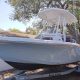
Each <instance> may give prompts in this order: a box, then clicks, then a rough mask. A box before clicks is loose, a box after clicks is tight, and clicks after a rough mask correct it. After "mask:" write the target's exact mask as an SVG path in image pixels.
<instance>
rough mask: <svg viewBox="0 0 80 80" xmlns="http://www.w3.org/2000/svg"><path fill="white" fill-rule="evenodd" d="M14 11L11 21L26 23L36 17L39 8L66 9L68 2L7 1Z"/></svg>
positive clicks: (58, 0)
mask: <svg viewBox="0 0 80 80" xmlns="http://www.w3.org/2000/svg"><path fill="white" fill-rule="evenodd" d="M8 2H9V3H10V4H11V6H13V7H14V9H15V11H14V14H13V16H12V18H13V20H15V19H17V20H19V21H26V19H29V18H30V17H32V16H33V15H36V14H37V13H38V12H39V10H40V9H41V8H44V7H47V8H48V7H59V8H65V9H66V8H68V4H67V3H68V2H69V0H65V2H64V3H62V0H8Z"/></svg>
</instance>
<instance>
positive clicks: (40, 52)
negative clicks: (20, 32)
mask: <svg viewBox="0 0 80 80" xmlns="http://www.w3.org/2000/svg"><path fill="white" fill-rule="evenodd" d="M0 57H1V58H2V59H3V60H5V61H7V62H16V63H23V64H42V65H61V64H69V63H75V62H78V61H80V46H79V45H78V44H76V43H69V42H54V41H49V40H48V41H46V40H38V39H36V40H35V39H29V38H16V37H14V38H12V37H8V38H7V37H2V38H1V40H0Z"/></svg>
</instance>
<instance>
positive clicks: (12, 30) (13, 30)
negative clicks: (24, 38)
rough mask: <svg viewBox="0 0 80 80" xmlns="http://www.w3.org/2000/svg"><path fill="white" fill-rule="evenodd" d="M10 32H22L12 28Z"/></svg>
mask: <svg viewBox="0 0 80 80" xmlns="http://www.w3.org/2000/svg"><path fill="white" fill-rule="evenodd" d="M9 31H10V32H21V31H20V30H18V29H16V28H10V29H9Z"/></svg>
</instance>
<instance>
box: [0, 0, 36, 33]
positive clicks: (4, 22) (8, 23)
mask: <svg viewBox="0 0 80 80" xmlns="http://www.w3.org/2000/svg"><path fill="white" fill-rule="evenodd" d="M13 10H14V9H13V8H12V7H11V6H10V5H9V4H7V3H5V0H0V28H1V29H4V30H8V29H10V28H16V29H19V30H20V31H23V32H24V31H25V30H26V27H29V26H31V25H32V22H33V21H34V19H35V18H34V19H31V20H30V22H28V23H27V24H26V25H25V24H23V23H22V22H18V21H17V20H16V21H12V20H11V19H9V17H10V15H11V14H12V13H13Z"/></svg>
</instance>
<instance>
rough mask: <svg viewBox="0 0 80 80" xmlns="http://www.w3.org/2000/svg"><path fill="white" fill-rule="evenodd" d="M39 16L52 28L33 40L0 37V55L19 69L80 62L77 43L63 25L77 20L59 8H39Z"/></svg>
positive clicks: (43, 31)
mask: <svg viewBox="0 0 80 80" xmlns="http://www.w3.org/2000/svg"><path fill="white" fill-rule="evenodd" d="M38 16H39V17H40V18H41V19H43V20H45V21H47V23H48V25H51V27H48V28H46V29H43V30H42V31H41V33H39V35H38V36H36V38H34V39H33V38H19V37H7V36H0V57H1V58H2V59H3V60H4V61H6V62H7V63H8V64H10V65H11V66H13V67H14V68H16V69H22V70H33V69H38V68H46V67H57V68H60V66H66V65H68V64H76V63H77V62H78V61H80V45H79V44H78V43H76V41H75V40H74V39H73V38H71V36H70V35H66V32H65V29H66V24H72V23H76V22H77V19H76V17H75V16H74V15H73V14H71V13H70V12H69V11H68V10H64V9H59V8H48V9H44V10H40V11H39V13H38Z"/></svg>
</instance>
